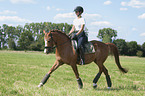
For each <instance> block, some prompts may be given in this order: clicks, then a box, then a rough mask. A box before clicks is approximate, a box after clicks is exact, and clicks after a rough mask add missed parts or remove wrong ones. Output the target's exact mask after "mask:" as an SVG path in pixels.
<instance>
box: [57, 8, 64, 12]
mask: <svg viewBox="0 0 145 96" xmlns="http://www.w3.org/2000/svg"><path fill="white" fill-rule="evenodd" d="M64 10H65V9H60V8H56V11H64Z"/></svg>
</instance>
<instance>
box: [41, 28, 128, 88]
mask: <svg viewBox="0 0 145 96" xmlns="http://www.w3.org/2000/svg"><path fill="white" fill-rule="evenodd" d="M43 32H44V34H45V35H44V40H45V49H46V53H47V54H48V53H50V52H51V50H52V49H54V48H56V53H55V55H56V61H55V63H54V65H53V66H52V68H51V69H50V70H49V71H48V73H47V74H46V75H45V76H44V78H43V79H42V81H41V82H40V84H39V85H38V87H42V86H43V85H44V84H45V83H46V82H47V80H48V79H49V77H50V75H51V74H52V73H53V72H54V71H55V70H56V69H57V68H58V67H59V66H61V65H63V64H67V65H70V66H71V68H72V70H73V72H74V74H75V77H76V79H77V83H78V87H79V89H82V88H83V82H82V80H81V78H80V76H79V72H78V68H77V65H80V64H79V63H78V60H77V59H78V54H77V52H75V50H74V48H73V46H72V43H71V39H70V38H69V36H67V35H66V34H65V33H64V32H62V31H60V30H51V31H49V32H45V31H44V30H43ZM90 42H91V43H92V44H93V46H94V48H95V53H90V54H85V56H84V57H85V65H87V64H90V63H91V62H94V63H95V64H96V65H98V67H99V72H98V73H97V75H96V76H95V78H94V80H93V88H96V87H97V82H98V80H99V78H100V76H101V74H102V73H104V74H105V76H106V81H107V85H108V88H109V89H110V88H111V86H112V82H111V78H110V75H109V73H108V70H107V69H106V67H105V66H104V65H103V63H104V62H105V60H106V59H107V57H108V55H109V53H112V54H113V55H114V58H115V61H116V65H117V66H118V68H119V69H120V71H121V72H123V73H127V72H128V70H127V69H125V68H123V67H122V66H121V64H120V60H119V52H118V49H117V47H116V46H115V45H114V44H113V43H106V44H105V43H103V42H100V41H95V40H93V41H90ZM81 66H83V65H81Z"/></svg>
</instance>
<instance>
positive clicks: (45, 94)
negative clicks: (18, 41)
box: [0, 51, 145, 96]
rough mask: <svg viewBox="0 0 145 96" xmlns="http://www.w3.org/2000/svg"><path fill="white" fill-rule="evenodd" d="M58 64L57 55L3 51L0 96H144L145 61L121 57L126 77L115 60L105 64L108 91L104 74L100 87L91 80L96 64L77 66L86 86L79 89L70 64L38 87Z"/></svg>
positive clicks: (0, 58) (0, 65) (95, 72)
mask: <svg viewBox="0 0 145 96" xmlns="http://www.w3.org/2000/svg"><path fill="white" fill-rule="evenodd" d="M54 61H55V54H49V55H45V54H44V53H43V52H31V51H28V52H24V51H0V96H145V58H138V57H128V56H120V61H121V65H122V66H123V67H125V68H127V69H129V72H128V73H126V74H123V73H121V72H120V71H119V69H118V68H117V66H116V64H115V61H114V58H113V57H111V56H109V57H108V59H107V60H106V62H105V66H106V67H107V69H108V71H109V74H110V76H111V80H112V88H111V89H110V90H108V89H107V83H106V79H105V75H104V74H102V76H101V78H100V79H99V81H98V87H97V88H96V89H94V88H93V87H92V85H93V84H92V81H93V79H94V77H95V76H96V74H97V73H98V66H96V64H95V63H91V64H89V65H83V66H78V70H79V73H80V77H81V79H82V81H83V84H84V87H83V89H81V90H78V85H77V81H76V78H75V75H74V73H73V71H72V69H71V67H70V66H68V65H65V64H64V65H63V66H61V67H59V68H58V69H57V70H56V71H55V72H54V73H53V74H52V75H51V77H50V78H49V80H48V82H47V83H46V84H45V85H44V86H43V87H41V88H38V87H37V86H38V84H39V83H40V81H41V80H42V78H43V77H44V76H45V74H46V73H47V72H48V71H49V69H50V68H51V66H52V65H53V63H54Z"/></svg>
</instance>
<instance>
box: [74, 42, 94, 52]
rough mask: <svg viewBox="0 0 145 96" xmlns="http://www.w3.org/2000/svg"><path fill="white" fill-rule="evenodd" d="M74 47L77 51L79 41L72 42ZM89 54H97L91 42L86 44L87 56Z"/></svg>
mask: <svg viewBox="0 0 145 96" xmlns="http://www.w3.org/2000/svg"><path fill="white" fill-rule="evenodd" d="M72 45H73V48H74V49H75V51H76V49H77V41H76V40H72ZM89 53H95V48H94V46H93V44H92V43H91V42H87V43H85V54H89Z"/></svg>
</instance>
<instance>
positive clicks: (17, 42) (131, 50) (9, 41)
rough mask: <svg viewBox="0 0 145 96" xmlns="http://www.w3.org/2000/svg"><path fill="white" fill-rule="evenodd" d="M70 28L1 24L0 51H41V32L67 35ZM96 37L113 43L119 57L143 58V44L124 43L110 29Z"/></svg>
mask: <svg viewBox="0 0 145 96" xmlns="http://www.w3.org/2000/svg"><path fill="white" fill-rule="evenodd" d="M71 27H72V25H70V24H67V23H51V22H43V23H42V22H41V23H29V24H28V23H26V24H25V25H24V27H22V26H20V25H18V26H16V27H13V26H8V25H6V24H3V25H2V26H0V49H12V50H33V51H42V50H44V34H43V30H46V31H47V32H49V31H50V30H52V29H58V30H61V31H63V32H65V33H66V34H68V33H69V31H70V30H71ZM96 35H97V34H96ZM97 37H98V38H100V39H101V40H102V42H104V43H114V44H115V45H116V46H117V47H118V50H119V52H120V54H121V55H128V56H140V57H142V56H145V42H144V43H143V45H139V44H137V42H136V41H131V42H126V41H125V40H124V39H116V37H117V31H116V30H114V29H112V28H103V29H100V30H99V32H98V35H97Z"/></svg>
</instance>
